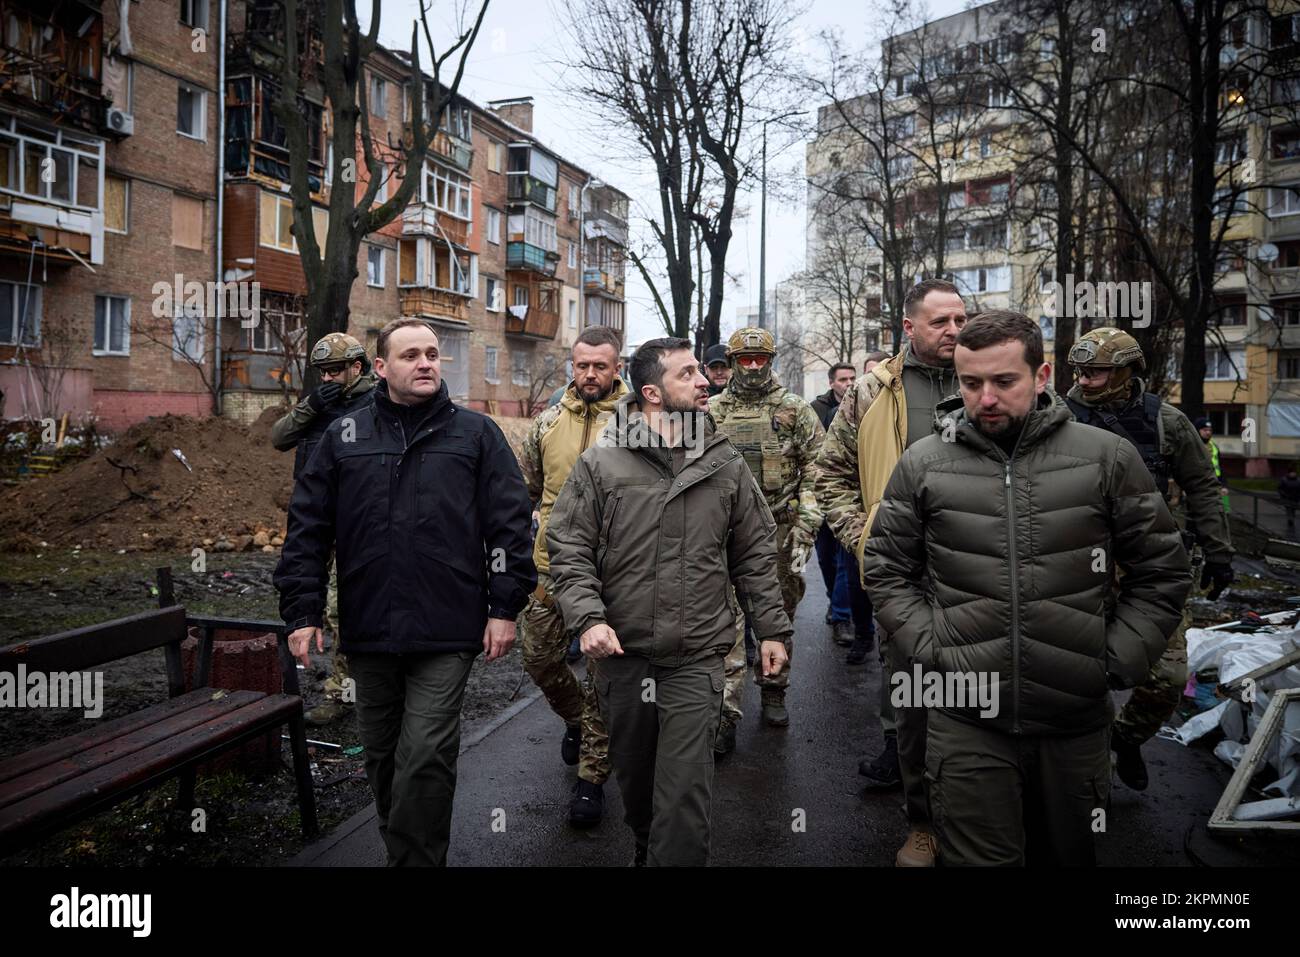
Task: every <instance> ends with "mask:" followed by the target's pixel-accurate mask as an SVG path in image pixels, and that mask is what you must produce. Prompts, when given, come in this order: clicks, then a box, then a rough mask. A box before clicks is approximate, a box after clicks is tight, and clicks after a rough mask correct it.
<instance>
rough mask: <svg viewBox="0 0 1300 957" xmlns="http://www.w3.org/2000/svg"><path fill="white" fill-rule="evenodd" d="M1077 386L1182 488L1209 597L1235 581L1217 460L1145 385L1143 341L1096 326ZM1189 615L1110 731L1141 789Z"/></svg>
mask: <svg viewBox="0 0 1300 957" xmlns="http://www.w3.org/2000/svg"><path fill="white" fill-rule="evenodd" d="M1069 362H1070V365H1071V366H1072V367H1073V369H1074V374H1075V377H1076V378H1077V380H1078V381H1077V384H1076V385H1075V386H1074V388H1072V389H1071V390H1070V394H1069V395H1068V396H1067V397H1066V400H1065V401H1066V403H1067V404H1068V405H1069V406H1070V410H1071V411H1072V412H1073V413H1074V417H1075V418H1076V419H1078V420H1079V421H1080V422H1083V423H1085V424H1088V425H1095V426H1097V427H1098V428H1102V429H1107V430H1109V431H1111V432H1114V433H1115V434H1116V435H1119V436H1121V437H1122V438H1126V439H1128V440H1129V441H1130V442H1132V443H1133V445H1134V446H1136V447H1137V450H1138V452H1139V453H1140V454H1141V456H1142V460H1143V461H1144V462H1145V463H1146V466H1147V468H1148V469H1149V470H1150V472H1151V475H1152V477H1153V478H1154V479H1155V482H1156V487H1157V488H1158V489H1160V491H1161V492H1162V493H1164V495H1165V497H1166V499H1168V498H1169V497H1170V482H1171V481H1172V482H1173V483H1174V484H1176V485H1177V486H1178V488H1179V489H1180V490H1181V491H1182V497H1183V501H1184V503H1185V507H1186V524H1187V529H1188V531H1187V532H1185V533H1184V540H1185V541H1188V543H1189V546H1190V545H1192V543H1194V544H1195V545H1199V546H1200V549H1201V551H1202V553H1203V554H1204V557H1205V570H1204V572H1203V574H1202V577H1201V588H1207V587H1209V586H1211V585H1213V589H1212V590H1211V591H1210V593H1209V597H1210V598H1211V599H1215V598H1217V597H1218V596H1219V593H1220V592H1222V591H1223V589H1224V588H1226V587H1228V585H1230V584H1232V578H1233V572H1232V539H1231V537H1230V535H1229V532H1228V519H1227V516H1226V515H1225V514H1224V510H1223V504H1222V502H1221V501H1220V499H1219V484H1218V481H1217V479H1216V478H1215V474H1214V465H1213V463H1212V462H1211V461H1210V456H1209V454H1208V453H1207V451H1206V448H1205V445H1204V443H1202V441H1201V438H1200V436H1199V435H1198V434H1197V431H1196V428H1195V427H1194V426H1193V425H1192V423H1191V421H1190V420H1189V419H1188V418H1187V416H1185V415H1184V414H1183V413H1182V412H1180V411H1178V409H1175V408H1174V407H1173V406H1172V405H1170V404H1169V403H1168V402H1164V401H1162V400H1161V398H1160V397H1159V396H1157V395H1153V394H1151V393H1150V392H1147V391H1146V384H1145V383H1144V382H1143V380H1142V378H1141V375H1142V374H1143V373H1144V372H1145V371H1146V357H1145V356H1143V354H1142V347H1141V346H1139V345H1138V342H1137V340H1136V339H1134V338H1133V337H1132V336H1131V335H1129V334H1128V333H1127V332H1124V331H1123V330H1122V329H1113V328H1102V329H1093V330H1092V331H1091V332H1089V333H1087V334H1086V335H1084V336H1082V337H1080V339H1079V341H1078V342H1076V343H1075V344H1074V348H1072V349H1071V350H1070V354H1069ZM1188 622H1189V616H1188V614H1187V612H1186V610H1184V612H1183V620H1182V623H1181V624H1180V625H1179V626H1178V629H1177V630H1176V631H1175V632H1174V633H1173V635H1172V636H1171V637H1170V639H1169V645H1168V646H1167V647H1166V649H1165V653H1164V655H1163V656H1162V657H1161V658H1160V660H1159V661H1158V662H1156V664H1155V666H1154V667H1153V668H1152V669H1151V674H1150V675H1149V676H1148V677H1147V680H1146V682H1145V683H1144V684H1142V685H1140V686H1138V687H1137V688H1135V689H1134V690H1133V695H1132V697H1131V698H1129V700H1128V703H1127V704H1125V706H1124V709H1123V710H1122V711H1121V712H1120V714H1119V717H1117V718H1116V719H1115V725H1114V728H1113V729H1112V733H1111V747H1112V749H1113V750H1114V751H1115V755H1116V759H1117V760H1116V770H1117V771H1118V772H1119V777H1120V780H1121V781H1123V782H1124V783H1125V784H1126V785H1128V786H1129V787H1130V788H1132V789H1133V790H1135V791H1141V790H1143V789H1144V788H1146V786H1147V771H1146V765H1145V763H1144V762H1143V760H1142V752H1141V750H1140V749H1141V746H1142V743H1143V742H1144V741H1146V740H1147V739H1148V738H1150V737H1151V736H1152V735H1154V734H1155V733H1156V731H1158V730H1159V728H1160V726H1161V725H1162V724H1163V723H1164V722H1165V720H1166V719H1167V718H1168V717H1169V715H1170V714H1172V713H1173V710H1174V708H1175V707H1176V706H1177V704H1178V701H1179V698H1180V696H1181V694H1182V690H1183V686H1184V685H1185V684H1186V683H1187V638H1186V634H1185V633H1186V630H1187V625H1188Z"/></svg>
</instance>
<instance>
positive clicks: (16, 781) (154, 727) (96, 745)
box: [0, 688, 266, 807]
mask: <svg viewBox="0 0 1300 957" xmlns="http://www.w3.org/2000/svg"><path fill="white" fill-rule="evenodd" d="M200 690H202V691H204V692H206V694H205V696H204V700H201V701H198V702H196V703H195V705H194V707H189V708H185V709H184V710H181V711H176V710H175V709H168V708H167V706H166V705H158V706H155V707H153V708H146V709H145V710H144V711H140V712H138V713H137V714H138V715H139V716H142V717H144V718H151V719H152V720H150V721H149V722H148V723H147V724H145V725H143V726H141V727H138V728H135V729H133V730H131V731H129V732H127V733H125V734H123V733H114V732H110V733H109V734H107V735H105V734H103V733H102V731H101V734H100V735H99V736H98V738H95V737H91V736H87V740H86V741H85V742H84V743H85V745H86V746H85V747H83V748H81V749H79V750H77V751H75V752H74V753H72V754H65V755H63V756H61V757H60V758H58V759H56V760H53V761H50V762H47V763H46V764H44V765H42V766H40V767H36V768H33V769H31V770H30V771H28V772H27V773H26V774H23V775H21V776H19V777H14V778H11V779H10V780H8V781H5V782H3V783H0V807H5V806H7V805H10V804H17V803H18V802H19V801H22V800H25V799H27V798H29V797H32V796H33V795H35V794H39V793H41V792H42V791H44V790H47V789H49V788H52V787H54V786H56V785H58V784H62V783H63V782H64V781H70V780H72V779H74V778H77V777H81V776H83V775H85V774H87V773H89V772H90V771H93V770H94V769H95V768H98V767H101V766H103V765H105V764H109V763H111V762H113V761H117V760H120V759H122V758H125V757H127V756H128V755H131V754H134V753H136V752H137V751H143V750H144V749H146V748H148V747H151V746H153V745H155V744H157V743H158V742H160V741H165V740H167V739H168V738H170V737H173V736H175V735H177V734H180V733H182V732H184V731H188V730H189V729H191V728H195V727H198V726H199V725H202V724H205V723H207V722H210V721H213V720H215V719H216V718H218V717H220V716H221V715H223V714H226V713H227V712H231V711H238V710H239V709H240V708H243V707H245V706H247V705H249V704H251V703H253V702H254V701H257V700H259V699H261V698H264V697H266V694H265V692H261V691H233V692H230V693H228V694H225V695H223V696H222V697H220V698H217V699H216V700H213V698H212V696H213V694H215V693H216V692H215V690H214V689H212V688H204V689H200ZM185 697H187V698H189V697H192V695H185Z"/></svg>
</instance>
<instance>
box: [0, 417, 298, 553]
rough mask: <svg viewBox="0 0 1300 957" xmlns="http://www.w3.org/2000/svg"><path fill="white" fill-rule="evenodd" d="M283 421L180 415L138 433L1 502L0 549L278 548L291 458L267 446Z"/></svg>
mask: <svg viewBox="0 0 1300 957" xmlns="http://www.w3.org/2000/svg"><path fill="white" fill-rule="evenodd" d="M281 414H283V409H281V408H279V407H276V408H273V409H268V410H267V411H266V413H264V414H263V415H262V417H261V418H260V419H259V420H258V422H256V423H255V424H254V425H253V426H252V427H251V428H250V427H246V426H243V425H240V424H239V423H237V422H233V421H231V420H229V419H224V418H220V417H215V418H203V419H198V418H192V417H189V416H178V415H164V416H161V417H158V418H151V419H149V420H147V421H145V422H141V423H139V424H137V425H134V426H132V427H131V428H129V429H127V430H126V431H125V432H123V433H122V434H121V435H119V436H118V437H117V440H116V441H114V442H113V443H112V444H111V445H109V446H107V447H106V448H104V449H102V450H100V451H98V452H96V453H95V454H93V455H91V456H90V457H89V458H87V459H84V460H83V461H81V462H77V463H76V464H75V465H71V466H69V467H67V468H65V469H64V470H63V471H61V472H59V473H58V474H55V475H50V476H48V477H46V478H42V479H39V480H37V481H34V482H30V483H27V484H25V485H22V486H19V487H16V488H13V489H10V490H8V491H6V492H5V493H3V495H0V529H3V531H0V545H3V546H4V547H7V548H12V549H18V550H23V551H36V550H39V549H41V548H43V547H46V546H43V545H42V544H41V543H42V542H46V543H48V544H49V545H66V546H69V547H71V546H73V545H77V544H80V545H81V546H82V547H84V548H111V549H126V550H128V551H135V550H145V551H148V550H153V549H160V548H161V549H177V548H180V549H190V548H195V547H206V548H209V549H213V550H216V551H247V550H250V549H252V548H254V547H258V548H261V547H264V546H268V545H273V544H276V540H277V539H278V540H279V541H281V542H282V541H283V535H284V524H285V508H286V506H287V505H288V501H289V493H290V491H291V487H292V481H293V456H292V455H289V454H287V453H284V452H278V451H276V450H275V448H273V447H272V445H271V443H270V426H271V423H272V422H273V421H274V420H275V418H276V417H278V416H279V415H281ZM180 449H183V450H185V451H184V452H183V453H182V454H180V455H178V454H176V450H180Z"/></svg>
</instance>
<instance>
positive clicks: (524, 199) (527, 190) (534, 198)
mask: <svg viewBox="0 0 1300 957" xmlns="http://www.w3.org/2000/svg"><path fill="white" fill-rule="evenodd" d="M506 199H507V200H508V201H509V202H512V203H532V204H533V205H535V206H540V207H542V208H543V209H545V210H547V211H549V212H552V213H553V212H555V187H554V186H548V185H547V184H546V183H544V182H542V181H541V180H539V179H535V178H533V177H532V176H529V175H528V174H527V173H511V174H510V177H509V182H508V183H507V184H506Z"/></svg>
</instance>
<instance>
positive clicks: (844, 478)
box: [815, 279, 966, 867]
mask: <svg viewBox="0 0 1300 957" xmlns="http://www.w3.org/2000/svg"><path fill="white" fill-rule="evenodd" d="M903 314H904V318H903V332H904V334H905V335H906V336H907V338H908V344H907V345H906V346H905V347H904V348H903V351H902V352H900V353H899V354H898V355H896V356H894V357H893V358H892V359H889V360H887V361H886V362H882V363H880V365H878V366H876V367H875V368H873V369H872V370H871V371H870V372H868V373H866V374H865V375H863V376H862V378H861V379H859V380H858V383H857V385H856V386H855V387H854V389H853V390H852V391H851V392H849V393H847V394H846V395H845V396H844V399H843V400H842V401H841V402H840V407H839V411H838V412H837V413H836V415H835V418H834V419H833V420H832V421H831V426H830V428H829V429H828V430H827V432H826V441H825V442H824V443H823V444H822V452H821V455H820V456H819V457H818V459H817V473H818V474H817V484H816V486H815V493H816V495H817V502H818V504H819V505H820V506H821V508H822V511H823V512H824V513H825V516H826V522H827V524H829V525H830V527H831V530H832V531H833V532H834V533H835V537H836V538H838V539H839V541H840V543H841V544H842V545H843V546H844V547H845V548H846V549H847V550H848V551H849V553H850V554H852V555H853V556H854V567H853V569H852V573H853V574H854V575H859V576H860V574H861V562H862V549H863V547H864V545H865V544H866V540H867V535H868V530H869V529H870V528H871V521H872V519H874V518H875V515H876V509H877V508H878V507H879V505H880V500H881V497H882V496H883V495H884V491H885V485H886V484H887V483H888V481H889V477H890V475H892V474H893V471H894V466H896V465H897V464H898V460H899V459H900V458H901V457H902V455H903V450H904V449H905V448H907V447H908V446H910V445H911V444H912V443H913V442H916V441H918V440H920V439H922V438H924V437H925V436H927V435H929V434H930V432H931V431H932V428H933V425H934V408H935V406H936V405H938V404H939V402H940V401H941V400H943V399H944V398H945V397H946V396H949V395H951V394H953V393H955V392H956V391H957V382H956V378H955V373H954V371H953V366H952V356H953V350H954V349H955V348H956V343H957V333H959V332H960V331H961V329H962V327H963V326H964V325H965V324H966V307H965V305H964V304H963V303H962V300H961V296H960V295H959V294H958V292H957V287H956V286H954V285H953V284H952V283H949V282H944V281H943V280H942V279H927V280H925V281H924V282H921V283H918V284H917V285H915V286H913V287H912V288H911V289H910V290H909V291H908V293H907V296H906V297H905V298H904V299H903ZM859 580H860V579H859ZM872 600H873V601H874V599H872ZM879 635H880V639H881V640H880V653H881V666H882V679H881V691H880V724H881V727H882V730H883V731H884V735H885V750H884V751H883V752H882V753H881V754H880V755H879V756H877V757H876V758H875V760H873V761H871V762H867V761H863V762H862V763H861V764H860V765H859V768H858V770H859V771H860V772H861V773H862V775H863V776H864V777H866V779H867V782H868V785H867V786H868V787H870V788H872V789H875V790H889V789H892V788H894V787H897V786H898V785H899V783H901V784H902V786H903V792H904V795H905V798H906V801H905V809H906V812H907V819H908V824H909V825H910V833H909V834H908V836H907V840H906V842H905V843H904V844H903V848H902V850H900V851H899V852H898V855H897V857H896V858H895V862H896V863H897V864H898V865H900V866H903V867H929V866H932V865H933V864H934V855H935V850H936V847H937V845H936V843H935V840H934V836H933V830H932V828H931V826H930V811H929V805H928V802H927V800H926V794H925V777H924V775H925V727H926V723H925V710H924V709H923V708H898V709H895V708H893V707H892V706H891V703H890V700H889V685H888V682H887V681H886V680H885V678H886V677H887V676H888V675H889V674H890V673H892V672H893V671H895V670H897V669H896V667H895V662H894V660H893V655H892V649H891V645H890V642H889V640H888V635H886V634H885V633H884V632H883V631H880V632H879Z"/></svg>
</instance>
